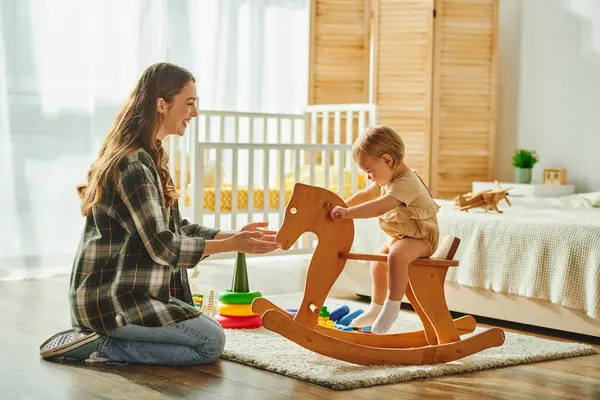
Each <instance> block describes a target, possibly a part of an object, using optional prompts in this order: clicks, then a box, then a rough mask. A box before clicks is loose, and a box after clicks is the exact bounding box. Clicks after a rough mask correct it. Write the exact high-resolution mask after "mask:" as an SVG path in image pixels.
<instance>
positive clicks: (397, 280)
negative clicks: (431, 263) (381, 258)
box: [371, 238, 431, 334]
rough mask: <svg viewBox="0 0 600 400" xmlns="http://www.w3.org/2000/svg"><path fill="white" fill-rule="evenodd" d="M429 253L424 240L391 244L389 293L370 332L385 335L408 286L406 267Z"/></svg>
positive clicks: (396, 314) (398, 309)
mask: <svg viewBox="0 0 600 400" xmlns="http://www.w3.org/2000/svg"><path fill="white" fill-rule="evenodd" d="M430 253H431V249H430V247H429V245H428V244H427V243H426V242H425V241H424V240H419V239H410V238H404V239H402V240H399V241H397V242H395V243H394V244H392V246H391V249H390V254H389V256H388V270H389V276H388V286H389V293H388V297H387V299H385V302H384V304H383V308H382V310H381V313H380V314H379V316H378V317H377V319H376V320H375V322H374V323H373V327H372V329H371V331H372V332H373V333H375V334H383V333H387V331H389V330H390V328H391V327H392V325H393V323H394V321H396V319H397V318H398V313H399V312H400V303H401V301H402V298H403V297H404V293H405V291H406V285H407V284H408V266H409V265H410V264H411V263H412V262H413V261H415V260H416V259H417V258H420V257H427V256H429V255H430Z"/></svg>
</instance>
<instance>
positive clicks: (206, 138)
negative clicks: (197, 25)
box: [204, 115, 210, 143]
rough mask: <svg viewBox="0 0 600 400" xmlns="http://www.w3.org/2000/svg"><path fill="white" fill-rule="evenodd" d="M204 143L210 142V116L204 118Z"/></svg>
mask: <svg viewBox="0 0 600 400" xmlns="http://www.w3.org/2000/svg"><path fill="white" fill-rule="evenodd" d="M204 141H205V142H207V143H208V142H210V115H205V116H204Z"/></svg>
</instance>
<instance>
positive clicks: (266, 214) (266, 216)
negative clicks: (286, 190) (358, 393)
mask: <svg viewBox="0 0 600 400" xmlns="http://www.w3.org/2000/svg"><path fill="white" fill-rule="evenodd" d="M263 156H264V159H263V213H264V221H265V222H268V221H269V206H270V204H269V203H270V201H269V150H267V149H265V150H263Z"/></svg>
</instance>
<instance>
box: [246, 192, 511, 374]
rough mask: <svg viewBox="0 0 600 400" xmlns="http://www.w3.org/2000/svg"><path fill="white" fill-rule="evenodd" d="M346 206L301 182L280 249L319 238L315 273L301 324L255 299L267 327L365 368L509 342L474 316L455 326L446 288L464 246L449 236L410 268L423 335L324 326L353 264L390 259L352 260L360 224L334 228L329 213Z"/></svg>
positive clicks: (410, 291)
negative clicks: (306, 237)
mask: <svg viewBox="0 0 600 400" xmlns="http://www.w3.org/2000/svg"><path fill="white" fill-rule="evenodd" d="M336 205H339V206H346V204H345V203H344V201H343V200H342V199H341V198H340V197H339V196H338V195H336V194H335V193H333V192H332V191H330V190H327V189H323V188H320V187H316V186H311V185H306V184H302V183H296V185H295V186H294V190H293V193H292V197H291V199H290V201H289V203H288V205H287V208H286V212H285V217H284V220H283V224H282V226H281V228H280V229H279V232H278V233H277V238H276V240H277V242H278V243H280V244H281V245H282V248H283V249H284V250H287V249H289V248H290V247H291V246H292V245H293V244H294V243H295V242H296V240H298V238H299V237H300V236H301V235H302V234H303V233H304V232H308V231H310V232H314V233H315V234H316V235H317V238H318V245H317V248H316V249H315V251H314V253H313V256H312V259H311V262H310V266H309V268H308V272H307V275H306V284H305V291H304V296H303V298H302V302H301V305H300V307H299V308H298V313H297V314H296V316H295V317H293V318H292V316H291V315H290V314H289V313H287V312H285V311H284V310H282V309H281V308H279V307H277V306H276V305H275V304H273V303H272V302H270V301H269V300H267V299H265V298H262V297H261V298H257V299H254V301H253V303H252V310H253V311H254V312H255V313H256V314H258V315H261V316H262V323H263V326H264V327H265V328H267V329H269V330H271V331H273V332H276V333H278V334H279V335H281V336H283V337H285V338H287V339H289V340H291V341H293V342H295V343H297V344H298V345H300V346H302V347H304V348H306V349H308V350H311V351H314V352H316V353H319V354H322V355H324V356H327V357H332V358H335V359H338V360H342V361H346V362H350V363H354V364H361V365H374V364H375V365H423V364H437V363H446V362H451V361H455V360H458V359H461V358H463V357H467V356H470V355H472V354H475V353H478V352H480V351H482V350H484V349H488V348H490V347H496V346H501V345H502V344H503V343H504V331H503V330H502V329H500V328H490V329H487V330H484V331H482V332H480V333H477V334H474V335H471V336H469V337H468V338H465V339H461V337H460V335H464V334H467V333H472V332H473V331H474V330H475V327H476V322H475V319H474V318H473V317H472V316H470V315H469V316H465V317H461V318H458V319H456V320H453V319H452V316H451V315H450V312H449V311H448V307H447V305H446V300H445V297H444V282H445V277H446V273H447V272H448V268H449V267H456V266H458V261H456V260H453V258H454V255H455V253H456V250H457V249H458V245H459V243H460V240H459V239H458V238H457V237H454V236H450V235H448V236H446V237H444V238H443V239H442V240H441V241H440V245H439V246H438V249H437V250H436V253H435V254H434V256H432V257H430V258H422V259H418V260H416V261H415V262H413V263H412V264H411V265H410V266H409V271H408V281H409V284H408V286H407V289H406V296H407V298H408V300H409V301H410V302H411V304H412V306H413V308H414V309H415V311H416V313H417V315H418V316H419V318H420V319H421V322H422V324H423V330H420V331H416V332H404V333H397V334H385V335H372V334H363V333H361V332H346V331H344V330H337V329H330V328H327V327H325V326H320V325H319V324H318V323H317V321H318V318H319V315H320V312H321V308H322V306H323V303H324V301H325V299H326V298H327V295H328V294H329V291H330V290H331V287H332V286H333V284H334V283H335V281H336V279H337V278H338V277H339V275H340V274H341V272H342V270H343V268H344V265H345V264H346V260H348V259H358V260H368V261H381V262H386V261H387V255H386V254H356V253H349V251H350V249H351V248H352V242H353V241H354V221H353V220H352V219H344V220H337V221H333V220H332V219H331V218H330V217H329V212H330V211H331V209H332V208H333V207H334V206H336Z"/></svg>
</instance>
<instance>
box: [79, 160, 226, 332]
mask: <svg viewBox="0 0 600 400" xmlns="http://www.w3.org/2000/svg"><path fill="white" fill-rule="evenodd" d="M217 232H218V230H216V229H210V228H205V227H202V226H199V225H196V224H190V223H189V222H187V221H186V220H182V219H181V216H180V214H179V207H178V204H177V203H175V204H174V205H173V207H171V209H170V210H169V211H168V210H167V208H166V206H165V202H164V196H163V190H162V187H161V185H160V178H159V174H158V170H157V168H156V165H155V164H154V162H153V161H152V158H151V157H150V155H149V154H148V153H147V152H146V151H144V150H138V151H136V152H135V153H133V154H131V155H130V156H128V157H126V158H125V159H124V160H123V161H122V163H121V164H120V165H119V173H118V176H117V179H116V185H114V184H111V183H109V184H108V185H107V188H106V190H105V192H104V195H103V198H102V201H101V202H100V203H99V204H98V205H96V206H94V207H93V209H92V213H91V215H89V216H88V217H87V218H86V221H85V228H84V232H83V235H82V237H81V241H80V244H79V247H78V249H77V253H76V256H75V261H74V266H73V271H72V274H71V284H70V290H69V300H70V303H71V318H72V322H73V326H74V327H78V328H82V329H86V328H87V329H91V330H94V331H96V332H99V333H102V334H110V332H112V331H113V330H114V329H116V328H118V327H121V326H124V325H126V324H136V325H143V326H151V327H159V326H166V325H169V324H172V323H175V322H179V321H183V320H186V319H190V318H194V317H196V316H197V315H198V314H199V312H198V311H196V310H195V309H193V308H191V307H184V306H182V305H181V304H178V302H179V303H181V302H180V301H178V300H181V301H184V302H186V303H188V304H190V305H191V304H193V303H192V298H191V292H190V287H189V282H188V280H187V271H186V270H185V268H193V267H194V266H196V264H198V262H199V261H200V260H202V259H203V258H204V257H203V252H204V246H205V241H206V239H213V238H214V237H215V235H216V234H217ZM176 299H178V300H176Z"/></svg>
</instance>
